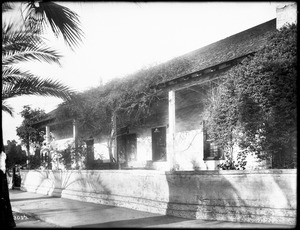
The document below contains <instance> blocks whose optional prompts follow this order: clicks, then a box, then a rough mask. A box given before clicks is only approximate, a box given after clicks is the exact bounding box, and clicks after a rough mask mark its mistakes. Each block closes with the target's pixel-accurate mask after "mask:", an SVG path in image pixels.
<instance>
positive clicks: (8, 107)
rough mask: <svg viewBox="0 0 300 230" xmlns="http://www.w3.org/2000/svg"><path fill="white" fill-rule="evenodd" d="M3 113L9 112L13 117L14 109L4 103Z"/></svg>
mask: <svg viewBox="0 0 300 230" xmlns="http://www.w3.org/2000/svg"><path fill="white" fill-rule="evenodd" d="M2 111H4V112H7V113H8V114H9V115H10V116H13V112H14V110H13V108H12V107H11V106H10V105H8V104H7V103H6V102H5V101H2Z"/></svg>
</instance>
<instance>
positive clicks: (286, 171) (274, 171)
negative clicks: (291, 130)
mask: <svg viewBox="0 0 300 230" xmlns="http://www.w3.org/2000/svg"><path fill="white" fill-rule="evenodd" d="M22 171H23V172H29V171H36V172H62V173H63V172H74V173H93V172H94V173H96V172H99V173H100V172H104V173H122V174H123V173H128V174H136V175H140V174H161V175H246V174H260V175H261V174H297V169H261V170H196V171H159V170H151V169H128V170H122V169H113V170H22Z"/></svg>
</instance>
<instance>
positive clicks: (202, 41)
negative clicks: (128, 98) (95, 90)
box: [2, 1, 278, 144]
mask: <svg viewBox="0 0 300 230" xmlns="http://www.w3.org/2000/svg"><path fill="white" fill-rule="evenodd" d="M59 4H62V5H64V6H66V7H68V8H69V9H71V10H73V11H75V12H76V13H77V14H78V15H79V18H80V21H81V27H82V30H83V31H84V33H85V38H84V39H83V43H82V44H81V45H80V46H79V47H78V48H76V49H75V50H74V51H71V50H70V49H69V48H68V47H67V46H66V45H65V44H64V42H63V41H62V40H57V39H55V38H54V36H53V35H52V34H47V35H46V37H47V39H48V41H49V44H50V45H51V46H52V47H54V48H55V49H57V50H59V51H60V53H61V54H62V55H63V56H64V57H63V58H62V59H61V63H62V67H59V66H56V65H54V64H52V65H49V64H41V63H26V64H24V67H26V68H30V69H31V71H32V72H34V73H36V74H38V75H40V76H42V77H51V78H54V79H59V80H60V81H61V82H62V83H64V84H67V85H69V86H70V87H71V88H73V89H74V90H77V91H84V90H86V89H88V88H90V87H94V86H97V85H98V84H99V82H100V81H101V80H100V79H102V81H103V82H104V83H105V82H107V81H109V80H110V79H112V78H114V77H122V76H126V74H129V73H132V72H135V71H137V70H138V69H140V68H143V67H146V66H149V65H153V64H155V63H160V62H164V61H167V60H169V59H171V58H173V57H176V56H180V55H182V54H185V53H188V52H190V51H193V50H195V49H198V48H201V47H203V46H205V45H208V44H210V43H213V42H215V41H218V40H220V39H223V38H226V37H228V36H231V35H233V34H235V33H238V32H241V31H243V30H246V29H249V28H251V27H253V26H256V25H258V24H261V23H263V22H266V21H268V20H271V19H273V18H275V17H276V5H277V4H278V3H274V2H231V3H228V2H227V3H226V2H211V3H209V2H190V3H184V2H169V3H168V2H165V3H163V2H160V3H155V2H154V3H137V4H135V3H126V2H124V3H122V2H111V3H108V2H107V3H106V2H85V3H81V2H76V1H75V2H61V3H60V2H59ZM7 102H8V103H9V104H10V105H11V106H12V107H13V108H14V110H15V113H14V117H13V118H12V117H10V116H9V115H8V114H6V113H4V114H3V116H2V122H3V124H2V125H3V126H2V127H3V136H4V143H5V144H6V141H7V140H13V139H15V140H17V141H18V140H19V138H18V137H17V136H16V131H15V130H16V127H17V126H19V125H20V124H21V122H22V119H21V117H20V115H19V113H20V111H21V110H22V107H23V106H24V105H30V106H31V107H32V108H41V109H44V110H45V111H46V112H49V111H51V110H53V109H55V108H56V106H57V105H58V104H59V103H61V102H62V100H61V99H56V98H53V97H48V98H45V97H37V96H24V97H17V98H14V99H10V100H7Z"/></svg>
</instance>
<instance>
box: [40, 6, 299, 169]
mask: <svg viewBox="0 0 300 230" xmlns="http://www.w3.org/2000/svg"><path fill="white" fill-rule="evenodd" d="M296 15H297V5H296V3H291V4H290V3H289V4H283V5H280V6H278V7H277V18H276V19H273V20H270V21H267V22H265V23H262V24H260V25H257V26H255V27H252V28H249V29H247V30H245V31H242V32H240V33H237V34H234V35H232V36H230V37H227V38H225V39H222V40H220V41H217V42H215V43H212V44H210V45H207V46H205V47H202V48H200V49H197V50H195V51H193V52H190V53H187V54H185V55H182V56H180V57H178V58H176V60H170V61H169V62H167V63H164V65H168V64H171V63H174V62H179V61H180V60H188V61H189V63H190V64H189V66H188V68H186V69H185V71H184V73H183V74H181V75H180V76H174V78H172V79H169V80H168V81H165V82H158V83H157V84H156V85H155V86H153V87H155V88H156V89H157V90H158V91H159V97H160V99H161V100H159V103H157V104H156V105H154V106H153V107H152V108H151V109H152V110H153V111H155V113H154V114H153V115H152V116H151V117H149V118H147V119H146V121H145V122H144V124H143V125H141V126H138V127H130V126H124V127H123V126H120V125H119V124H118V122H117V123H116V130H117V132H116V133H117V135H116V138H115V140H114V152H113V154H114V158H115V159H116V161H117V162H118V163H120V164H121V165H123V166H124V167H126V168H151V169H161V170H169V169H177V170H211V169H217V165H218V164H220V163H221V162H222V161H223V160H224V158H223V155H222V152H221V151H220V150H219V149H218V148H217V147H216V146H214V143H212V142H210V140H209V137H208V136H207V135H206V132H205V116H206V114H205V100H206V99H207V96H208V94H207V93H208V91H209V88H210V87H211V86H212V85H213V84H217V82H218V79H219V78H220V77H221V76H224V75H226V72H227V71H228V70H229V69H230V68H232V67H233V66H235V65H236V64H238V63H240V62H241V61H242V60H243V59H244V58H245V57H247V56H248V55H252V54H253V53H255V52H256V51H258V50H259V49H260V48H262V47H263V46H264V44H265V43H266V41H267V38H268V36H269V35H270V34H271V33H272V32H273V31H276V29H279V28H281V27H282V26H283V25H284V24H285V23H293V22H296V20H297V17H296ZM53 114H54V112H52V113H50V114H49V119H47V120H45V121H42V122H40V124H39V125H41V126H45V127H46V137H47V138H46V139H47V142H48V143H50V130H51V132H52V133H53V135H54V137H55V141H52V145H55V146H56V147H55V148H56V149H60V150H63V149H65V148H67V146H68V145H69V144H71V143H73V142H75V143H76V142H77V141H78V138H79V136H80V132H79V131H78V129H77V125H76V120H72V119H70V120H68V121H65V122H64V123H63V124H61V123H56V122H55V117H54V116H53ZM117 116H121V115H120V114H117ZM83 139H84V140H85V142H86V143H87V145H88V147H89V149H90V151H89V154H88V158H89V160H90V161H94V160H97V159H101V160H102V161H103V162H106V161H108V159H109V153H108V148H107V137H105V136H103V135H99V136H95V137H92V138H89V136H87V137H84V138H83ZM91 147H92V148H91ZM249 160H250V161H253V165H251V164H250V165H249V167H252V168H257V167H258V168H259V167H261V166H260V165H258V164H256V163H255V162H256V159H255V157H253V158H252V159H249ZM263 167H265V165H264V166H263Z"/></svg>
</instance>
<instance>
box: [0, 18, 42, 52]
mask: <svg viewBox="0 0 300 230" xmlns="http://www.w3.org/2000/svg"><path fill="white" fill-rule="evenodd" d="M13 27H14V24H13V23H12V22H10V23H5V22H3V23H2V53H3V52H5V51H7V50H12V49H16V50H19V51H21V50H23V49H24V48H27V47H38V46H45V45H46V43H45V42H44V41H43V39H42V38H41V36H39V35H37V34H35V33H32V31H30V30H13V29H12V28H13Z"/></svg>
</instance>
